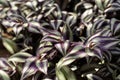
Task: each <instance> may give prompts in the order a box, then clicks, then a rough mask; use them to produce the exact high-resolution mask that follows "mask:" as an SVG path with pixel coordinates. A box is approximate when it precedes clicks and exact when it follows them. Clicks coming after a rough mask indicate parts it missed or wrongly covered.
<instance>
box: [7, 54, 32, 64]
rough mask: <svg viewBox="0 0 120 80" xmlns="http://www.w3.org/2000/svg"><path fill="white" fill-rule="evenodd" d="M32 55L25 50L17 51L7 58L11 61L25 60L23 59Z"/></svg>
mask: <svg viewBox="0 0 120 80" xmlns="http://www.w3.org/2000/svg"><path fill="white" fill-rule="evenodd" d="M31 56H32V55H31V54H29V53H27V52H18V53H16V54H14V55H12V56H11V57H10V58H9V59H8V60H9V61H13V62H25V60H26V59H27V58H29V57H31Z"/></svg>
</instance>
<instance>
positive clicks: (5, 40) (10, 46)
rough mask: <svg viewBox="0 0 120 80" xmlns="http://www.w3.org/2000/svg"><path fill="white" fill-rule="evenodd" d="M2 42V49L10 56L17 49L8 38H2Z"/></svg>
mask: <svg viewBox="0 0 120 80" xmlns="http://www.w3.org/2000/svg"><path fill="white" fill-rule="evenodd" d="M2 40H3V45H4V47H5V48H6V49H7V50H8V51H9V52H10V53H11V54H13V53H15V52H17V50H18V47H17V44H16V43H15V42H14V41H12V40H10V39H8V38H2Z"/></svg>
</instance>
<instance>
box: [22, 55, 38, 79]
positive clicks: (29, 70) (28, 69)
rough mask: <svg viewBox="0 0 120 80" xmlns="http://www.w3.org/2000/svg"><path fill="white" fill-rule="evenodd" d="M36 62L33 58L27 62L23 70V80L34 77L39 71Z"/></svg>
mask: <svg viewBox="0 0 120 80" xmlns="http://www.w3.org/2000/svg"><path fill="white" fill-rule="evenodd" d="M35 61H36V57H31V58H28V59H27V60H26V63H25V65H24V68H23V70H22V76H21V80H24V79H25V78H28V77H30V76H32V75H34V74H35V73H36V72H37V71H38V68H37V67H36V65H35Z"/></svg>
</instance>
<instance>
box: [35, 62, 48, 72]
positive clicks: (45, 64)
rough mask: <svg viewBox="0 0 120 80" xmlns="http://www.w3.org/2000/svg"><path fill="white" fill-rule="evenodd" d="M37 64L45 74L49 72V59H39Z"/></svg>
mask: <svg viewBox="0 0 120 80" xmlns="http://www.w3.org/2000/svg"><path fill="white" fill-rule="evenodd" d="M36 66H37V67H38V69H39V71H41V72H43V73H44V74H47V68H48V61H47V60H42V61H40V60H37V61H36Z"/></svg>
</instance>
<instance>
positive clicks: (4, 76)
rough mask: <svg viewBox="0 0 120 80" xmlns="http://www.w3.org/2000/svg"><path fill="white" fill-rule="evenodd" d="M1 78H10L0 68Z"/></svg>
mask: <svg viewBox="0 0 120 80" xmlns="http://www.w3.org/2000/svg"><path fill="white" fill-rule="evenodd" d="M1 78H2V80H10V77H9V75H8V74H7V73H6V72H4V71H3V70H0V79H1Z"/></svg>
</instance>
